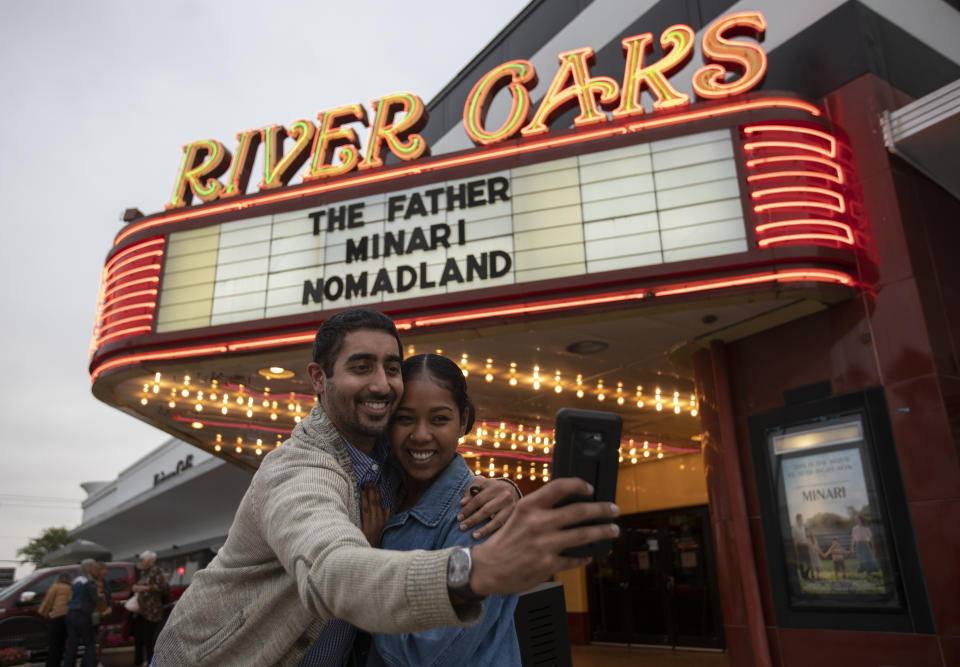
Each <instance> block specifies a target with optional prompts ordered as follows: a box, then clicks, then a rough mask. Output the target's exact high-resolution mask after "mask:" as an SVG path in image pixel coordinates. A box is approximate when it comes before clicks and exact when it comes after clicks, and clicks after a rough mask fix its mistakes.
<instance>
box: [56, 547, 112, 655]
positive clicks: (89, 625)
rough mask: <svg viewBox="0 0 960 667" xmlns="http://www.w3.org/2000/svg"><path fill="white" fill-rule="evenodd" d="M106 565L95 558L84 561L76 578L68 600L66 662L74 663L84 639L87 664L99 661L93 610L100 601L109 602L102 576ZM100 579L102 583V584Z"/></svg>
mask: <svg viewBox="0 0 960 667" xmlns="http://www.w3.org/2000/svg"><path fill="white" fill-rule="evenodd" d="M105 571H106V568H105V567H104V565H103V564H102V563H98V562H96V561H95V560H93V559H92V558H87V559H84V560H83V561H82V562H81V563H80V576H78V577H77V578H76V579H74V580H73V589H72V590H71V597H70V601H69V602H67V649H66V651H65V652H64V655H63V664H65V665H74V664H76V661H77V660H76V658H77V646H78V644H79V643H80V642H81V641H82V642H83V664H84V667H95V665H96V664H97V638H96V632H95V629H94V624H93V611H94V609H96V607H97V606H98V603H101V602H105V598H104V594H103V588H102V586H103V584H102V579H103V575H104V573H105ZM98 583H99V585H98Z"/></svg>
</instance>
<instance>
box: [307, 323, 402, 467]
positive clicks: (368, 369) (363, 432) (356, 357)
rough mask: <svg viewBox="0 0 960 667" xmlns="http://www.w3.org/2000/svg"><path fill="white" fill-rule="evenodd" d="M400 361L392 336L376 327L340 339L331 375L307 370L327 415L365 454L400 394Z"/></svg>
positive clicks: (313, 367) (316, 367)
mask: <svg viewBox="0 0 960 667" xmlns="http://www.w3.org/2000/svg"><path fill="white" fill-rule="evenodd" d="M400 363H401V359H400V351H399V350H398V349H397V340H396V338H394V337H393V336H391V335H390V334H389V333H387V332H386V331H381V330H379V329H357V330H356V331H351V332H350V333H348V334H347V335H346V337H345V338H344V339H343V347H342V348H341V350H340V354H338V355H337V358H336V360H335V361H334V363H333V374H332V375H330V376H328V375H327V374H326V373H325V372H324V371H323V368H322V367H321V366H320V365H319V364H316V363H311V364H309V365H308V366H307V371H308V372H309V373H310V378H311V380H312V381H313V388H314V390H315V391H316V392H317V394H318V395H319V396H320V403H321V404H322V405H323V409H324V410H325V411H326V413H327V416H328V417H330V419H331V421H333V423H334V424H335V425H336V427H337V429H338V430H339V431H340V433H341V434H342V435H343V437H345V438H346V439H347V440H348V441H349V442H350V444H352V445H354V446H355V447H358V448H360V449H363V450H369V449H370V448H372V447H373V443H374V442H375V441H376V439H377V436H379V435H381V434H382V433H383V432H384V431H385V430H386V428H387V426H388V425H389V423H390V415H391V414H393V411H394V409H395V408H396V406H397V402H398V401H399V400H400V397H401V396H402V395H403V380H402V378H401V375H400Z"/></svg>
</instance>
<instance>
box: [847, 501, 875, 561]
mask: <svg viewBox="0 0 960 667" xmlns="http://www.w3.org/2000/svg"><path fill="white" fill-rule="evenodd" d="M856 521H857V523H856V525H854V527H853V530H852V531H850V548H851V549H852V550H853V555H854V556H855V557H856V559H857V572H867V573H870V572H879V571H880V566H879V565H878V564H877V559H876V556H874V553H875V552H874V549H873V533H871V532H870V529H869V528H867V526H866V525H864V522H863V515H861V514H858V515H857V519H856Z"/></svg>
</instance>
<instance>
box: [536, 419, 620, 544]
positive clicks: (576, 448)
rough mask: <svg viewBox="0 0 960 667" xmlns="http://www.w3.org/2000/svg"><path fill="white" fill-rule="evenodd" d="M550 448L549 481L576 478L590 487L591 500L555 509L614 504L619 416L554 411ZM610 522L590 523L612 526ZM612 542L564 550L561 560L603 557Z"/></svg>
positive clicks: (577, 498) (572, 499)
mask: <svg viewBox="0 0 960 667" xmlns="http://www.w3.org/2000/svg"><path fill="white" fill-rule="evenodd" d="M555 424H556V431H555V432H554V445H553V477H554V478H555V479H556V478H559V477H580V478H581V479H584V480H586V481H588V482H590V484H592V485H593V496H592V497H589V496H567V497H566V498H564V499H563V500H561V501H560V502H559V503H557V506H558V507H559V506H561V505H567V504H569V503H574V502H578V501H584V500H586V501H590V500H598V501H607V502H611V503H612V502H614V499H615V498H616V495H617V472H618V470H619V468H620V451H619V450H620V434H621V432H622V431H623V422H622V420H621V419H620V415H618V414H615V413H612V412H600V411H597V410H578V409H575V408H562V409H560V410H559V411H557V416H556V420H555ZM612 522H613V521H612V519H602V520H598V521H594V522H591V523H593V524H598V523H612ZM612 542H613V540H612V539H611V540H601V541H599V542H591V543H590V544H585V545H583V546H579V547H574V548H571V549H565V550H564V551H563V552H562V554H563V555H564V556H577V557H581V556H595V557H596V556H604V555H606V554H607V553H608V552H609V551H610V547H611V545H612Z"/></svg>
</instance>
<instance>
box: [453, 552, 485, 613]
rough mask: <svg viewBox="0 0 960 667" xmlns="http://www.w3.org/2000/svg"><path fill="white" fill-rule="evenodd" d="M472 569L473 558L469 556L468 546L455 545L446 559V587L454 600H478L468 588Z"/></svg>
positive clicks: (479, 596) (478, 596)
mask: <svg viewBox="0 0 960 667" xmlns="http://www.w3.org/2000/svg"><path fill="white" fill-rule="evenodd" d="M472 569H473V558H471V556H470V547H457V548H456V549H454V550H453V552H451V554H450V558H449V559H447V588H448V589H449V591H450V596H451V598H452V599H453V600H454V602H456V601H458V600H459V601H463V602H470V601H471V600H480V599H482V598H483V596H482V595H477V594H476V593H474V592H473V590H472V589H471V588H470V570H472Z"/></svg>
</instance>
